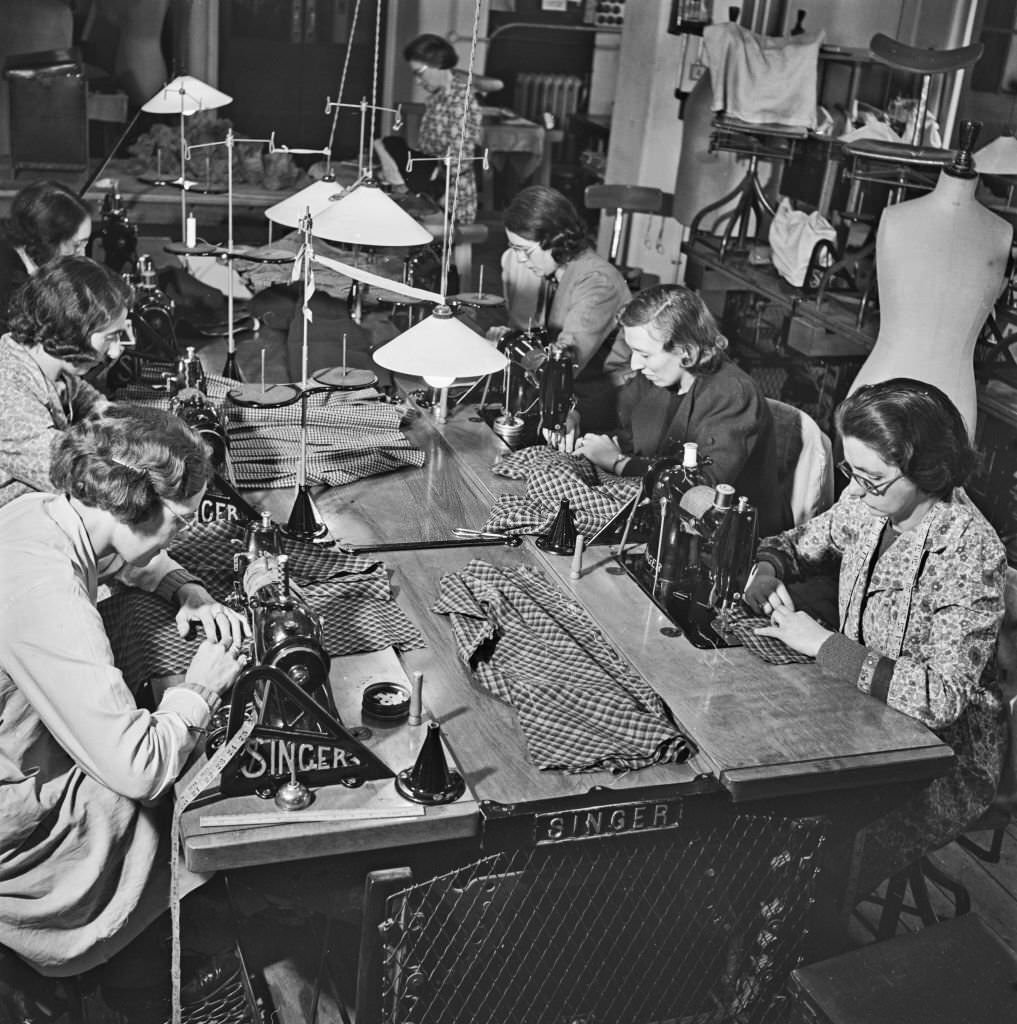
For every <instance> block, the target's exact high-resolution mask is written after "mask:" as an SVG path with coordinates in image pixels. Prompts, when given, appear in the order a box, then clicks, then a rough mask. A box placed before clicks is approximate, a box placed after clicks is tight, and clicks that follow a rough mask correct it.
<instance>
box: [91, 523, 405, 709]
mask: <svg viewBox="0 0 1017 1024" xmlns="http://www.w3.org/2000/svg"><path fill="white" fill-rule="evenodd" d="M242 534H243V531H242V530H241V528H239V527H237V526H234V525H232V524H229V523H225V522H216V523H208V524H203V525H199V526H195V527H193V528H192V529H191V530H189V531H188V532H187V533H186V534H183V535H182V536H181V538H180V541H179V543H178V544H177V545H176V547H174V549H173V554H174V557H175V558H176V559H177V561H179V562H180V564H181V565H184V566H188V567H196V571H197V572H200V574H201V578H202V581H203V583H204V584H205V586H206V587H207V588H208V590H209V591H210V592H211V593H213V594H215V595H217V596H218V597H220V598H223V597H225V596H226V595H228V594H229V593H230V591H231V590H232V585H233V555H234V552H236V551H237V550H238V548H239V547H240V545H241V540H242ZM285 547H286V554H287V555H288V556H289V563H288V566H289V574H290V578H291V579H292V580H293V582H294V583H295V584H297V586H299V588H300V590H301V593H302V594H303V595H304V598H305V599H306V600H307V603H308V605H309V607H310V608H311V610H312V611H314V612H316V613H317V614H318V615H319V616H320V617H321V620H322V629H323V643H324V647H325V650H326V651H327V652H328V654H330V655H332V656H333V657H338V656H340V655H344V654H355V653H358V652H361V651H375V650H380V649H381V648H383V647H388V646H390V645H391V646H395V647H397V648H399V649H400V650H412V649H413V648H415V647H423V646H424V638H423V637H422V636H421V634H420V632H419V630H418V629H417V628H416V626H414V625H413V623H412V622H411V621H410V620H409V619H408V618H407V617H406V615H405V614H404V613H403V611H402V610H401V609H400V608H399V606H398V605H397V604H396V603H395V601H394V600H393V596H392V589H391V586H390V585H389V579H388V573H387V571H386V570H385V566H384V565H383V564H382V563H381V562H376V561H372V560H370V559H367V558H361V557H358V556H356V555H348V554H345V553H343V552H341V551H334V550H333V551H329V550H326V549H323V548H321V547H319V546H315V545H314V544H311V543H309V542H305V541H298V540H290V539H288V540H287V541H286V542H285ZM100 612H101V614H102V617H103V621H104V622H105V625H106V631H107V633H108V635H109V639H110V645H111V646H112V648H113V652H114V657H115V660H116V664H117V665H118V666H119V667H120V669H121V671H122V672H123V674H124V678H125V679H126V680H127V683H128V686H130V687H131V689H134V690H137V688H138V687H139V686H141V685H142V684H143V683H144V682H145V681H146V680H147V679H149V678H151V677H153V676H163V675H170V674H172V673H176V672H181V671H184V670H185V669H186V667H187V665H188V664H190V660H191V658H192V657H193V656H194V652H195V650H196V648H197V645H198V643H199V641H200V639H201V638H200V637H193V638H187V639H185V638H181V637H180V635H179V633H178V632H177V630H176V627H175V625H174V621H173V616H172V614H171V609H169V608H168V607H167V606H166V605H165V603H164V602H159V601H156V600H153V599H151V598H148V597H147V596H146V595H141V594H139V593H137V592H135V591H118V592H117V593H114V594H113V596H112V597H110V598H109V599H108V600H106V601H104V602H103V603H102V605H101V606H100Z"/></svg>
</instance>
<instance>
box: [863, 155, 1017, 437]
mask: <svg viewBox="0 0 1017 1024" xmlns="http://www.w3.org/2000/svg"><path fill="white" fill-rule="evenodd" d="M972 141H973V140H972ZM965 149H966V147H962V150H961V151H960V152H959V153H958V158H957V159H956V160H955V161H954V163H953V164H952V165H951V166H950V167H947V168H944V170H943V171H942V172H941V174H940V176H939V181H938V182H937V184H936V187H935V188H934V189H933V190H932V192H930V193H929V194H928V195H925V196H921V197H920V198H918V199H912V200H909V201H908V202H905V203H899V204H897V205H896V206H890V207H887V209H886V210H884V211H883V216H882V220H881V221H880V225H879V231H878V234H877V236H876V270H877V272H878V275H879V306H880V325H879V337H878V338H877V339H876V344H875V347H874V348H873V350H872V352H870V353H869V357H868V359H866V360H865V363H864V364H863V365H862V368H861V370H860V371H859V373H858V376H857V377H856V378H855V380H854V383H853V384H852V385H851V390H852V391H854V390H855V389H856V388H858V387H860V386H861V385H862V384H874V383H876V382H878V381H883V380H888V379H889V378H891V377H912V378H914V379H916V380H923V381H927V382H929V383H930V384H935V385H936V386H937V387H939V388H941V389H942V390H943V391H944V392H946V394H947V395H949V397H950V399H951V400H952V401H953V403H954V404H955V405H956V406H957V408H958V409H959V410H960V412H961V415H962V416H963V417H964V422H965V423H966V424H967V426H968V431H969V432H970V433H971V434H972V436H973V435H974V431H975V420H976V418H977V406H976V400H975V376H974V367H973V353H974V348H975V342H976V340H977V339H978V334H979V331H980V330H981V327H982V324H983V323H984V322H985V318H986V317H987V316H988V314H989V312H990V310H991V309H992V306H993V304H994V302H995V301H996V299H997V298H998V297H999V294H1000V292H1001V291H1002V288H1003V284H1004V274H1005V272H1006V265H1007V258H1008V256H1009V253H1010V242H1011V236H1012V234H1013V229H1012V228H1011V226H1010V225H1009V224H1008V223H1007V222H1006V221H1005V220H1003V218H1002V217H997V216H996V214H994V213H991V212H990V211H989V210H987V209H986V208H985V207H984V206H982V204H981V203H979V202H978V200H976V199H975V189H976V188H977V186H978V176H977V175H976V174H975V172H974V171H973V170H971V169H970V153H969V152H968V153H965ZM965 156H967V160H965V159H964V157H965ZM958 164H960V166H958Z"/></svg>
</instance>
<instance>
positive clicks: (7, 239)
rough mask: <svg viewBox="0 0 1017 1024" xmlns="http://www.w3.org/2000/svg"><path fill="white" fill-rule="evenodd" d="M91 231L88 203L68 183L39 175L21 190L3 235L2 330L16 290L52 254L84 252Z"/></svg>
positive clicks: (0, 262)
mask: <svg viewBox="0 0 1017 1024" xmlns="http://www.w3.org/2000/svg"><path fill="white" fill-rule="evenodd" d="M91 234H92V213H91V211H90V210H89V208H88V205H87V204H86V203H85V202H83V201H82V200H81V199H79V198H78V196H77V195H76V194H75V193H74V192H72V191H71V190H70V189H69V188H68V187H67V186H66V185H62V184H60V182H58V181H34V182H32V184H31V185H26V186H25V187H24V188H23V189H22V190H21V191H20V192H18V194H17V195H16V196H15V197H14V199H13V201H12V203H11V213H10V217H9V219H8V221H7V226H6V231H5V232H4V235H3V237H2V238H0V332H2V331H6V330H7V320H8V315H7V311H8V307H9V306H10V302H11V299H12V298H13V296H14V294H15V292H17V290H18V289H19V288H20V287H21V286H22V285H23V284H24V283H25V282H26V281H27V280H28V279H29V278H30V277H31V276H32V275H33V274H35V273H36V272H37V271H38V270H39V268H40V267H44V266H45V265H46V264H47V263H50V262H51V261H52V260H55V259H59V258H60V257H61V256H73V255H79V256H83V255H84V253H85V248H86V246H87V245H88V239H89V236H90V235H91Z"/></svg>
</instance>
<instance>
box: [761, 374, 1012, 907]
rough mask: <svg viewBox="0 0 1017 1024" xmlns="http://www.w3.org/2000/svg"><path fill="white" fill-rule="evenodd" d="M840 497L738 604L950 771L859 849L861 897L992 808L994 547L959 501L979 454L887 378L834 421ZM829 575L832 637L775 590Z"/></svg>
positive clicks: (995, 746) (949, 422) (997, 744)
mask: <svg viewBox="0 0 1017 1024" xmlns="http://www.w3.org/2000/svg"><path fill="white" fill-rule="evenodd" d="M836 424H837V429H838V432H839V435H840V437H841V440H842V443H843V451H844V459H843V461H842V462H841V463H840V469H841V470H842V471H843V472H844V474H845V475H846V476H847V477H848V478H849V481H850V482H849V484H848V486H847V488H846V489H845V490H844V492H843V493H842V495H841V496H840V499H839V500H838V501H837V503H836V504H835V505H834V506H833V507H832V508H831V509H829V510H828V511H827V512H824V513H822V514H821V515H819V516H817V517H816V518H815V519H813V520H811V521H810V522H808V523H805V524H803V525H801V526H798V527H795V528H794V529H792V530H789V531H788V532H786V533H782V534H779V535H778V536H775V537H770V538H768V539H766V540H764V541H763V542H762V543H761V544H760V547H759V554H758V558H759V563H758V567H757V573H756V575H755V578H754V580H753V582H752V584H751V586H750V587H749V589H748V591H747V593H746V595H745V600H746V602H747V603H748V604H749V606H750V607H751V608H753V609H754V610H756V611H762V612H763V613H764V614H766V615H769V616H770V625H769V626H766V627H764V628H762V629H760V630H758V632H759V633H761V634H763V635H767V636H774V637H778V638H779V639H780V640H783V641H784V643H786V644H787V645H788V646H789V647H792V648H793V649H794V650H796V651H799V652H801V653H802V654H807V655H811V656H814V657H815V658H816V660H817V662H818V663H819V665H820V667H821V668H823V669H824V671H825V672H826V673H827V674H828V675H830V676H832V677H833V678H835V679H841V680H843V681H844V682H847V683H850V684H852V685H854V686H856V687H858V689H860V690H862V691H863V692H865V693H869V694H871V695H872V696H873V697H875V698H876V699H878V700H881V701H884V702H885V703H886V704H888V705H889V706H890V707H892V708H895V709H896V710H898V711H902V712H904V713H905V714H908V715H912V716H913V717H915V718H917V719H918V720H919V721H921V722H922V723H924V724H925V725H926V726H928V727H929V728H930V729H932V730H933V731H934V732H935V733H936V734H937V735H938V736H939V737H940V738H941V739H942V740H943V742H945V743H947V744H949V745H950V746H951V747H952V748H953V749H954V751H955V752H956V755H957V760H956V762H955V766H954V768H953V770H952V771H951V772H950V774H949V775H947V776H945V777H943V778H940V779H937V780H935V781H934V782H933V783H932V784H931V785H930V786H929V787H928V788H926V789H925V790H923V791H922V792H921V793H920V794H919V795H918V796H917V797H915V798H913V799H912V800H911V801H910V803H909V804H907V805H906V806H905V807H904V808H902V809H901V810H900V811H898V812H895V813H894V814H892V815H890V816H888V817H887V818H884V819H881V820H880V821H878V822H877V823H876V824H875V825H873V826H871V827H870V828H868V829H866V830H865V832H864V834H863V839H864V848H863V849H862V851H861V860H860V873H859V882H858V887H857V892H858V895H859V896H864V895H866V894H867V893H868V892H870V891H871V890H872V889H874V888H875V887H876V885H878V884H879V882H880V881H882V880H883V879H884V878H886V877H887V876H888V875H890V874H893V873H895V872H897V871H898V870H900V869H901V868H903V867H904V866H906V865H907V864H909V863H911V862H912V861H914V860H915V859H916V858H917V857H918V856H920V855H921V854H923V853H925V852H927V851H930V850H934V849H936V848H937V847H939V846H941V845H942V844H944V843H946V842H948V841H949V840H950V839H952V838H954V837H955V836H956V835H958V834H959V833H960V832H961V831H963V829H964V828H965V827H966V826H967V825H968V824H970V823H971V822H972V821H974V820H975V819H976V818H977V817H978V816H979V815H980V814H981V813H982V811H983V810H984V809H985V808H986V807H987V806H988V804H989V801H990V800H991V799H992V796H993V794H994V791H995V787H996V783H997V781H998V779H999V775H1000V766H1001V759H1002V755H1003V749H1004V742H1005V732H1004V719H1003V711H1002V708H1003V704H1002V698H1001V694H1000V691H999V689H998V687H997V685H996V682H995V678H994V651H995V644H996V634H997V632H998V629H999V625H1000V621H1001V619H1002V616H1003V593H1004V581H1005V571H1006V557H1005V552H1004V549H1003V545H1002V544H1001V543H1000V540H999V538H998V537H997V536H996V534H995V532H994V530H993V529H992V527H991V526H990V525H989V524H988V522H986V520H985V518H984V517H983V516H982V514H981V513H980V512H979V511H978V510H977V509H976V508H975V507H974V506H973V505H972V504H971V502H970V500H969V499H968V498H967V496H966V494H965V493H964V491H963V490H962V489H961V488H962V486H963V484H964V482H965V480H966V479H967V477H968V475H969V474H970V472H971V470H972V468H973V467H974V466H975V465H976V453H975V451H974V449H973V448H972V447H971V444H970V442H969V440H968V434H967V429H966V427H965V424H964V420H963V419H962V418H961V415H960V413H959V412H958V411H957V409H956V407H955V406H954V405H953V404H952V403H951V402H950V400H949V399H948V398H947V397H946V395H944V394H943V393H942V392H941V391H940V390H939V389H938V388H936V387H934V386H932V385H930V384H925V383H920V382H918V381H915V380H910V379H906V378H895V379H893V380H888V381H885V382H883V383H880V384H872V385H869V386H866V387H862V388H860V389H859V390H858V391H856V392H855V393H854V394H852V395H851V396H850V397H849V398H847V399H846V400H845V401H844V402H843V403H842V404H841V406H840V408H839V409H838V410H837V414H836ZM831 561H834V562H839V565H840V575H839V606H840V624H839V628H838V629H836V630H834V629H829V628H827V627H826V626H823V625H821V624H820V623H818V622H817V621H816V620H815V619H813V618H812V617H811V616H809V615H808V614H806V613H805V612H803V611H800V610H797V609H796V608H795V605H794V602H793V600H792V598H791V597H790V595H789V594H788V590H787V587H786V584H787V583H788V582H790V581H793V580H796V579H799V578H801V577H802V576H804V575H806V574H807V573H808V572H809V570H810V569H814V568H816V567H820V566H822V565H824V564H829V563H830V562H831Z"/></svg>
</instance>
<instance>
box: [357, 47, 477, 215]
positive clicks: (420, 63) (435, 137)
mask: <svg viewBox="0 0 1017 1024" xmlns="http://www.w3.org/2000/svg"><path fill="white" fill-rule="evenodd" d="M403 58H404V59H405V60H406V63H407V64H409V66H410V70H411V71H412V72H413V77H414V78H415V79H416V81H417V82H419V84H420V85H421V87H422V88H423V89H424V90H425V91H426V92H427V101H426V103H425V105H424V114H423V117H422V118H421V119H420V127H419V128H418V129H417V140H416V149H414V150H411V149H410V148H409V147H408V146H407V145H406V142H405V141H404V140H403V139H401V138H400V137H398V136H387V137H386V138H385V139H383V140H381V141H380V142H378V143H376V144H375V151H376V152H377V154H378V157H379V159H380V160H381V164H382V171H383V173H384V176H385V178H386V180H388V181H390V182H392V183H393V184H396V185H398V184H400V183H402V184H405V186H406V187H407V188H409V189H410V191H412V192H418V193H421V194H423V195H429V196H431V197H433V198H434V199H436V200H437V201H438V202H439V203H441V204H444V202H445V181H446V175H445V165H444V164H443V163H441V162H438V161H435V160H434V159H428V160H423V161H421V162H418V163H415V164H414V165H413V166H412V167H411V168H407V166H406V165H407V162H408V159H407V158H408V157H410V156H413V157H432V158H433V157H446V156H448V157H452V176H451V182H450V188H451V190H452V192H453V194H455V195H456V204H455V210H456V223H458V224H472V223H473V222H474V221H475V220H476V219H477V176H476V174H475V172H474V169H473V155H474V149H475V148H476V147H477V146H478V145H480V127H481V121H482V118H481V112H480V104H479V103H478V102H477V97H476V96H475V95H474V93H473V91H472V89H471V88H470V83H469V77H468V76H467V75H466V74H465V73H464V72H462V71H460V70H459V69H458V68H457V67H456V64H458V63H459V55H458V54H457V53H456V51H455V48H454V47H453V46H452V44H451V43H450V42H449V41H448V40H447V39H443V38H442V37H441V36H436V35H433V34H431V33H425V34H424V35H421V36H417V37H416V38H415V39H412V40H411V41H410V42H409V43H407V44H406V46H405V48H404V49H403ZM464 112H465V117H464ZM460 154H461V155H462V163H461V164H460V163H459V156H460ZM457 169H458V173H457Z"/></svg>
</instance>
